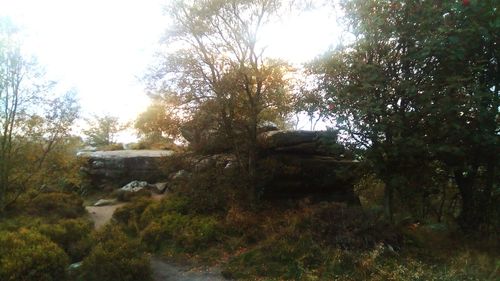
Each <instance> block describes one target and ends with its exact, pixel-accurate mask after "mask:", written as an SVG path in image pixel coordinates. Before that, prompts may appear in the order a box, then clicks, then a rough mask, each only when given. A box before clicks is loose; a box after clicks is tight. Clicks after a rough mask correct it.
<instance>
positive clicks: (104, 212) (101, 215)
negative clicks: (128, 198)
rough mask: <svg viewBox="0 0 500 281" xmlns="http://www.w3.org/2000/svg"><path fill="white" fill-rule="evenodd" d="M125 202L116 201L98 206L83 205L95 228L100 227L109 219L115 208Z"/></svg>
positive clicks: (123, 204)
mask: <svg viewBox="0 0 500 281" xmlns="http://www.w3.org/2000/svg"><path fill="white" fill-rule="evenodd" d="M125 204H126V203H118V204H115V205H108V206H99V207H96V206H87V207H85V209H87V212H89V215H90V218H91V219H92V221H93V222H94V227H95V229H100V228H101V227H103V226H104V225H105V224H107V223H108V222H109V221H110V220H111V218H112V217H113V213H114V212H115V210H116V209H118V208H120V207H121V206H125Z"/></svg>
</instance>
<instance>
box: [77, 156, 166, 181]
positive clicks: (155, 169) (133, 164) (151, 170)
mask: <svg viewBox="0 0 500 281" xmlns="http://www.w3.org/2000/svg"><path fill="white" fill-rule="evenodd" d="M173 154H174V152H172V151H169V150H116V151H95V152H80V153H79V154H78V156H79V157H80V158H81V159H82V160H83V162H84V163H83V165H82V167H81V170H82V172H84V173H85V174H86V175H87V177H88V178H89V179H90V181H91V182H92V184H94V185H101V184H103V183H111V184H112V185H113V186H116V187H121V186H123V185H124V184H127V183H129V182H131V181H133V180H140V181H147V182H157V181H160V180H162V179H164V178H165V176H166V173H165V172H164V171H163V169H162V165H161V164H162V162H163V161H165V160H166V159H167V158H169V157H170V156H172V155H173Z"/></svg>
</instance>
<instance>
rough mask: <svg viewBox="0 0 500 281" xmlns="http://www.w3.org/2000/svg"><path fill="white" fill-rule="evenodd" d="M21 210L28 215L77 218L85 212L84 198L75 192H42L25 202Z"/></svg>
mask: <svg viewBox="0 0 500 281" xmlns="http://www.w3.org/2000/svg"><path fill="white" fill-rule="evenodd" d="M20 205H22V207H23V209H22V210H20V211H21V212H24V213H26V214H28V215H33V216H44V217H51V218H55V219H58V218H77V217H80V216H82V215H83V214H85V208H84V207H83V200H82V199H81V198H80V197H79V196H78V195H76V194H74V193H63V192H48V193H40V194H38V195H37V196H35V197H34V198H33V199H31V200H30V201H28V202H23V203H22V204H20Z"/></svg>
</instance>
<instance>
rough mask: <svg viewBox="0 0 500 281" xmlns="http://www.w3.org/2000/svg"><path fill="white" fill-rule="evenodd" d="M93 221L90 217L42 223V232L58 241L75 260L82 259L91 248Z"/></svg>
mask: <svg viewBox="0 0 500 281" xmlns="http://www.w3.org/2000/svg"><path fill="white" fill-rule="evenodd" d="M92 228H93V226H92V222H90V221H89V220H88V219H85V218H81V219H63V220H60V221H58V223H57V224H42V225H40V226H39V227H38V230H39V231H40V233H42V234H44V235H45V236H47V237H49V238H50V240H52V241H53V242H55V243H57V245H59V246H60V247H61V248H62V249H63V250H64V251H65V252H66V253H67V254H68V256H69V257H70V258H71V260H72V261H73V262H76V261H80V260H82V258H83V257H84V256H86V255H87V254H88V252H89V250H90V246H91V241H90V233H91V231H92Z"/></svg>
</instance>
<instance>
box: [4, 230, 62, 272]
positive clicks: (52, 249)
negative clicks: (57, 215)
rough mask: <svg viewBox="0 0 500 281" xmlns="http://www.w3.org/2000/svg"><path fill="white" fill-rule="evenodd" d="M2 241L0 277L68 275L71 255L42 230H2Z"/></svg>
mask: <svg viewBox="0 0 500 281" xmlns="http://www.w3.org/2000/svg"><path fill="white" fill-rule="evenodd" d="M0 245H1V247H0V280H4V281H31V280H37V281H51V280H54V281H58V280H64V279H65V277H66V273H65V270H66V267H67V266H68V257H67V256H66V254H65V253H64V251H63V250H62V249H61V248H59V247H58V246H57V245H56V244H55V243H53V242H51V241H50V240H49V239H48V238H47V237H45V236H43V235H41V234H40V233H38V232H36V231H33V230H28V229H25V228H21V229H19V230H18V231H16V232H1V233H0Z"/></svg>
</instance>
